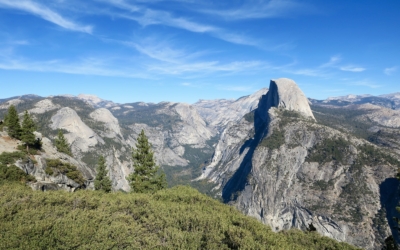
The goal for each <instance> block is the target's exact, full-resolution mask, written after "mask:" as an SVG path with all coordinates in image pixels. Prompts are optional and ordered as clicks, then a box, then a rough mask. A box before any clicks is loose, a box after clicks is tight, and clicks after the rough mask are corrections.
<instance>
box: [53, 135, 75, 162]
mask: <svg viewBox="0 0 400 250" xmlns="http://www.w3.org/2000/svg"><path fill="white" fill-rule="evenodd" d="M55 145H56V148H57V151H58V152H61V153H64V154H67V155H69V156H72V153H71V149H70V148H69V144H68V141H67V139H65V137H64V133H63V132H62V131H61V129H59V130H58V134H57V138H56V139H55Z"/></svg>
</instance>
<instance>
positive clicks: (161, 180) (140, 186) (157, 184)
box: [127, 130, 167, 193]
mask: <svg viewBox="0 0 400 250" xmlns="http://www.w3.org/2000/svg"><path fill="white" fill-rule="evenodd" d="M153 154H154V153H153V150H151V144H150V143H149V141H148V139H147V136H146V135H145V134H144V131H143V130H142V132H141V133H140V135H139V137H138V138H137V143H136V149H133V153H132V158H133V167H134V172H133V173H132V174H130V175H129V176H128V177H127V180H128V181H129V184H130V186H131V189H132V192H135V193H154V192H155V191H157V190H160V189H163V188H166V186H167V181H166V179H165V174H164V173H158V172H159V169H160V167H159V166H157V165H156V163H155V161H154V157H153Z"/></svg>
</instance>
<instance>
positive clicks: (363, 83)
mask: <svg viewBox="0 0 400 250" xmlns="http://www.w3.org/2000/svg"><path fill="white" fill-rule="evenodd" d="M351 85H355V86H365V87H369V88H372V89H376V88H381V87H383V86H382V85H379V84H376V83H374V82H371V81H369V80H361V81H357V82H353V83H351Z"/></svg>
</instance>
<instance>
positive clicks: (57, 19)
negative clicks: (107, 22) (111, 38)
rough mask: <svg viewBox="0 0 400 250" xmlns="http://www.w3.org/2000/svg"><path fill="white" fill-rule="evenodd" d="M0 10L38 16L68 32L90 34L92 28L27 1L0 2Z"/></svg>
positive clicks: (11, 0)
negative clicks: (17, 11) (14, 10)
mask: <svg viewBox="0 0 400 250" xmlns="http://www.w3.org/2000/svg"><path fill="white" fill-rule="evenodd" d="M0 8H9V9H17V10H21V11H25V12H28V13H30V14H32V15H36V16H39V17H41V18H43V19H44V20H47V21H49V22H51V23H54V24H56V25H58V26H60V27H63V28H65V29H68V30H73V31H79V32H85V33H89V34H90V33H92V29H93V27H92V26H84V25H80V24H77V23H75V22H73V21H71V20H68V19H66V18H64V17H63V16H61V15H60V14H59V13H57V12H55V11H53V10H51V9H49V8H47V7H46V6H44V5H41V4H39V3H36V2H33V1H29V0H18V1H16V0H0Z"/></svg>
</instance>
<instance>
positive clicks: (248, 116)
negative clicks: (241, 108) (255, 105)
mask: <svg viewBox="0 0 400 250" xmlns="http://www.w3.org/2000/svg"><path fill="white" fill-rule="evenodd" d="M244 119H245V120H246V121H248V122H254V111H251V112H249V113H247V114H245V115H244Z"/></svg>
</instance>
